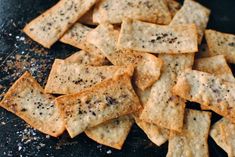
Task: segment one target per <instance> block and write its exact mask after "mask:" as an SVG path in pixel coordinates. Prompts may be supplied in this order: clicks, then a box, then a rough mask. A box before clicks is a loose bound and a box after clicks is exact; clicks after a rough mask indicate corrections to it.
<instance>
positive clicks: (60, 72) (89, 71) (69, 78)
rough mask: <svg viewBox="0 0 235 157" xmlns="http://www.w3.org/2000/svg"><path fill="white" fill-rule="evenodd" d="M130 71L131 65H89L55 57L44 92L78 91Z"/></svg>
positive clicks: (62, 92)
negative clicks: (68, 61) (67, 61)
mask: <svg viewBox="0 0 235 157" xmlns="http://www.w3.org/2000/svg"><path fill="white" fill-rule="evenodd" d="M132 73H133V67H132V66H128V67H125V66H89V65H81V64H76V63H66V62H65V61H64V60H60V59H56V60H55V61H54V64H53V66H52V69H51V72H50V75H49V78H48V80H47V84H46V86H45V92H46V93H53V94H73V93H78V92H80V91H81V90H83V89H85V88H88V87H91V86H93V85H95V84H97V83H100V82H102V81H103V80H105V79H109V78H112V77H114V76H117V75H120V74H129V75H130V76H131V75H132Z"/></svg>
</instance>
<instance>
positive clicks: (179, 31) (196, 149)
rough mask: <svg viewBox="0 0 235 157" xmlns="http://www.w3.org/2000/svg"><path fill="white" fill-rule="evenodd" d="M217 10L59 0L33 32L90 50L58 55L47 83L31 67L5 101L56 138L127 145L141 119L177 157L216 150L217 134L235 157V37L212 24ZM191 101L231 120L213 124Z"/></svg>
mask: <svg viewBox="0 0 235 157" xmlns="http://www.w3.org/2000/svg"><path fill="white" fill-rule="evenodd" d="M209 15H210V10H209V9H208V8H206V7H204V6H202V5H201V4H199V3H197V2H195V1H193V0H185V1H184V4H183V5H182V6H181V5H180V4H179V3H178V2H177V1H174V0H99V1H98V0H60V1H59V2H58V3H57V4H56V5H55V6H53V7H52V8H51V9H49V10H47V11H46V12H44V13H43V14H42V15H40V16H39V17H37V18H36V19H34V20H33V21H31V22H30V23H29V24H27V25H26V26H25V28H24V32H25V33H26V34H27V35H28V36H29V37H31V38H32V39H33V40H34V41H36V42H38V43H39V44H41V45H43V46H44V47H46V48H50V47H51V46H52V45H53V44H54V43H55V42H56V41H58V40H59V41H61V42H63V43H66V44H69V45H72V46H74V47H77V48H79V49H81V50H80V51H79V52H76V53H74V54H73V55H71V56H70V57H68V58H65V59H64V60H61V59H55V61H54V64H53V66H52V69H51V72H50V75H49V77H48V80H47V84H46V86H45V88H42V87H41V86H40V85H39V84H38V83H37V81H36V80H35V79H34V78H33V77H32V76H31V74H30V73H28V72H25V74H23V76H21V77H20V78H19V79H18V80H17V81H16V82H15V83H14V84H13V86H12V87H11V88H10V89H9V91H8V92H7V93H6V95H5V97H4V99H3V100H2V101H1V104H0V105H1V107H3V108H5V109H7V110H9V111H10V112H13V113H14V114H16V115H17V116H19V117H20V118H22V119H23V120H25V121H26V122H27V123H28V124H30V125H31V126H32V127H34V128H36V129H38V130H39V131H41V132H43V133H45V134H49V135H51V136H54V137H58V136H59V135H61V134H62V133H63V132H64V131H65V130H67V132H68V133H69V135H70V136H71V138H73V137H75V136H77V135H79V134H80V133H82V132H85V134H86V135H87V136H88V137H89V138H91V139H93V140H94V141H97V142H98V143H101V144H104V145H107V146H110V147H113V148H116V149H121V148H122V145H123V143H124V141H125V139H126V137H127V135H128V133H129V131H130V129H131V126H132V125H133V123H134V122H135V123H136V124H137V125H138V126H139V127H140V128H141V129H142V130H143V131H144V132H145V133H146V135H147V136H148V138H149V139H150V140H151V141H152V142H153V143H155V144H156V145H158V146H160V145H162V144H163V143H165V142H166V141H167V140H168V141H169V146H168V153H167V156H168V157H173V156H174V157H182V156H184V157H185V156H190V157H191V156H195V157H206V156H209V153H208V142H207V139H208V135H209V134H210V135H211V137H212V138H213V139H214V140H215V142H216V143H217V144H218V145H219V146H220V147H222V148H223V149H224V150H225V151H226V152H227V153H228V155H229V156H230V157H232V156H235V79H234V76H233V74H232V72H231V70H230V68H229V66H228V64H227V62H228V63H235V35H232V34H225V33H221V32H218V31H215V30H206V27H207V23H208V20H209ZM88 25H90V26H91V25H93V26H92V27H89V26H88ZM204 34H205V37H206V42H207V45H206V46H207V47H208V49H207V50H206V51H204V52H203V51H202V52H198V51H199V50H198V46H199V45H200V44H201V41H202V38H203V36H204ZM196 53H198V58H196V59H195V57H194V56H195V54H196ZM205 56H206V57H205ZM202 57H204V58H202ZM53 94H56V95H60V96H58V97H55V96H53ZM186 101H192V102H197V103H199V104H200V105H201V109H202V110H210V111H214V112H215V113H217V114H219V115H221V116H223V118H222V119H221V120H219V121H218V122H216V123H215V124H214V125H213V126H212V127H211V126H210V125H211V112H210V111H202V110H192V109H186Z"/></svg>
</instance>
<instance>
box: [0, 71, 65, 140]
mask: <svg viewBox="0 0 235 157" xmlns="http://www.w3.org/2000/svg"><path fill="white" fill-rule="evenodd" d="M0 106H1V107H3V108H5V109H6V110H8V111H10V112H12V113H14V114H15V115H17V116H18V117H20V118H21V119H23V120H24V121H25V122H26V123H28V124H29V125H31V126H32V127H33V128H35V129H37V130H39V131H41V132H43V133H45V134H48V135H51V136H53V137H58V136H59V135H61V134H62V133H63V132H64V130H65V124H64V122H63V119H62V118H61V117H60V111H59V108H58V107H57V106H55V102H54V97H53V96H51V95H48V94H44V93H43V88H42V87H41V86H40V85H39V84H38V83H37V81H36V80H35V79H34V78H33V76H32V75H31V74H30V73H29V72H25V73H24V74H23V75H22V76H21V77H20V78H19V79H18V80H17V81H16V82H15V83H14V84H13V85H12V87H11V88H10V89H9V90H8V92H7V93H6V94H5V97H4V98H3V100H2V101H1V103H0Z"/></svg>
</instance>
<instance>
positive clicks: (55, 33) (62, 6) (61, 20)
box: [23, 0, 96, 48]
mask: <svg viewBox="0 0 235 157" xmlns="http://www.w3.org/2000/svg"><path fill="white" fill-rule="evenodd" d="M95 3H96V0H78V1H77V0H61V1H59V2H58V3H57V4H56V5H54V6H53V7H52V8H50V9H49V10H47V11H46V12H44V13H43V14H41V15H40V16H38V17H37V18H35V19H34V20H33V21H31V22H30V23H29V24H27V25H26V26H25V28H24V30H23V31H24V32H25V33H26V34H27V35H28V36H29V37H30V38H32V39H33V40H34V41H36V42H38V43H39V44H41V45H43V46H44V47H46V48H50V47H51V45H52V44H54V43H55V42H56V41H57V40H58V39H59V38H60V37H61V36H62V35H63V34H64V33H65V32H66V31H67V30H68V29H69V28H70V27H71V26H72V25H73V24H74V23H75V22H76V21H77V20H78V19H79V18H80V17H81V16H82V15H83V14H85V13H86V12H87V11H88V10H89V9H90V8H91V7H92V6H93V5H94V4H95Z"/></svg>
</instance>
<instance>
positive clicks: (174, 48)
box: [117, 19, 198, 54]
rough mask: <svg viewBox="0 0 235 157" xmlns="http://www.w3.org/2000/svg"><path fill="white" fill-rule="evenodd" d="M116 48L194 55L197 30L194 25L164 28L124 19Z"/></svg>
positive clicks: (196, 49) (196, 48)
mask: <svg viewBox="0 0 235 157" xmlns="http://www.w3.org/2000/svg"><path fill="white" fill-rule="evenodd" d="M117 46H118V48H120V49H123V48H124V49H131V50H136V51H143V52H151V53H169V54H180V53H194V52H197V51H198V47H197V30H196V26H195V25H194V24H184V25H176V26H164V25H155V24H152V23H145V22H141V21H137V20H130V19H125V20H123V23H122V26H121V32H120V35H119V39H118V43H117Z"/></svg>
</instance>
